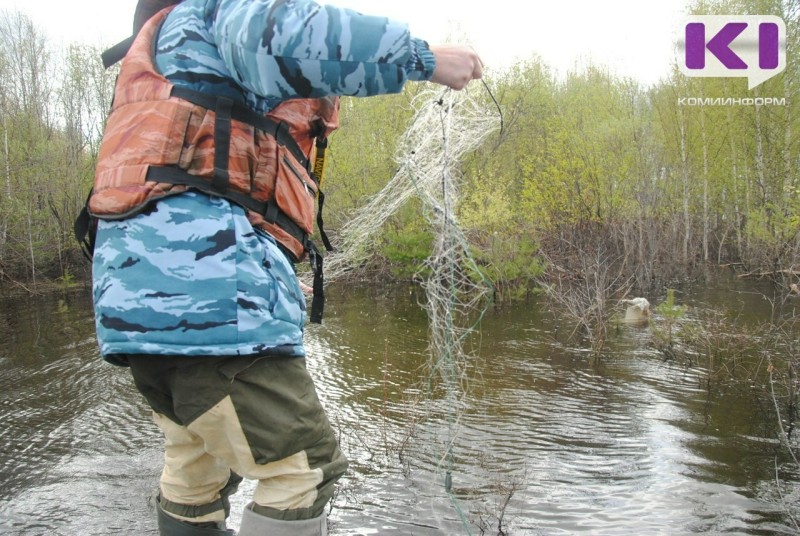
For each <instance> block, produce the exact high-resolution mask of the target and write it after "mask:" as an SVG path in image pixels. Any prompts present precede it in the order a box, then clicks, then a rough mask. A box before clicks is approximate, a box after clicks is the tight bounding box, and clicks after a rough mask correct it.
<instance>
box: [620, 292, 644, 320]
mask: <svg viewBox="0 0 800 536" xmlns="http://www.w3.org/2000/svg"><path fill="white" fill-rule="evenodd" d="M622 303H624V304H627V305H628V308H627V309H626V310H625V322H647V321H649V320H650V302H649V301H647V298H633V299H631V300H622Z"/></svg>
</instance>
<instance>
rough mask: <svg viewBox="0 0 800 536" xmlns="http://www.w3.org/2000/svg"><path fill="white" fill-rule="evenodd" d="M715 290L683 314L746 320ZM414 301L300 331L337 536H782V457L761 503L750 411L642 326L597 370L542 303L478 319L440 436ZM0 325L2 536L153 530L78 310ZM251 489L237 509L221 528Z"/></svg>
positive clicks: (342, 303)
mask: <svg viewBox="0 0 800 536" xmlns="http://www.w3.org/2000/svg"><path fill="white" fill-rule="evenodd" d="M729 294H731V293H729ZM731 295H733V296H734V298H735V299H733V300H729V301H726V300H724V299H723V298H720V295H719V293H717V294H714V293H713V292H712V293H711V294H709V295H707V296H697V299H698V300H701V301H699V302H698V304H700V305H702V306H703V307H708V308H712V307H713V308H714V309H719V308H721V307H722V308H724V307H731V308H735V307H740V308H745V309H747V310H748V311H750V313H751V314H752V313H753V311H754V310H760V309H758V308H760V307H762V305H761V304H759V303H753V304H750V302H749V301H747V296H748V295H747V294H739V293H733V294H731ZM422 299H423V297H422V296H421V295H419V294H418V291H416V290H414V289H408V288H399V287H394V288H387V289H375V288H371V289H365V288H362V289H356V288H349V289H331V291H329V300H330V302H329V305H328V311H327V316H326V320H325V324H324V325H322V326H316V325H312V326H309V327H308V350H309V356H310V357H309V367H310V369H311V371H312V374H313V375H314V376H315V378H316V380H317V385H318V390H319V392H320V396H321V398H322V399H323V402H324V404H325V405H326V407H327V408H328V410H329V414H330V417H331V420H332V421H333V423H334V426H335V427H336V428H337V429H338V430H340V433H341V442H342V446H343V448H344V449H345V451H346V452H347V454H348V456H349V457H350V458H351V460H352V466H351V471H350V472H349V474H348V475H347V477H346V478H345V479H344V480H343V481H342V483H341V486H340V487H339V491H338V495H337V497H336V499H335V501H334V506H333V510H332V514H331V532H332V533H333V534H387V535H401V534H403V535H406V534H415V535H426V534H431V535H433V534H437V535H438V534H467V533H468V532H467V529H465V527H469V531H470V533H472V534H480V533H481V530H482V529H483V530H484V531H485V533H487V534H496V533H497V524H498V521H499V519H500V518H502V521H503V527H504V528H505V529H506V531H507V532H508V533H509V534H514V535H521V534H525V535H529V534H530V535H540V534H541V535H559V534H581V533H583V534H604V535H615V534H626V535H627V534H631V533H635V534H691V533H738V534H793V533H795V531H794V530H793V526H792V524H791V521H790V520H789V519H788V517H787V516H786V515H785V513H784V511H783V506H782V501H786V500H790V501H791V500H792V498H795V501H794V502H795V503H796V498H797V496H798V491H797V486H796V485H795V484H794V483H796V482H798V480H800V475H798V474H797V473H798V470H797V468H796V467H795V466H794V465H793V464H791V463H784V462H783V461H781V460H780V459H779V461H778V463H779V469H780V471H781V476H782V478H783V479H784V482H783V484H782V487H781V488H780V489H778V488H777V486H776V485H775V482H774V467H773V459H774V457H775V455H776V453H778V449H777V448H776V445H773V444H771V443H769V442H765V441H763V440H762V439H760V437H761V435H762V434H759V433H758V431H757V430H756V429H755V428H754V421H753V420H752V417H753V411H752V409H753V408H750V407H747V404H748V403H749V400H748V399H747V398H746V397H742V396H738V394H737V393H725V392H710V391H709V390H708V389H707V388H706V386H705V383H704V373H703V371H702V370H701V369H700V368H689V369H687V368H685V367H679V366H676V365H674V364H671V363H667V362H664V361H663V360H662V359H660V357H659V356H658V355H657V354H655V353H654V351H653V350H652V349H650V348H649V346H648V344H647V339H648V336H647V335H648V333H647V328H640V327H633V326H626V327H623V328H621V331H620V332H618V333H617V334H615V336H614V339H613V341H612V344H613V348H612V352H611V353H610V355H609V357H607V358H606V359H604V360H602V361H600V362H598V361H595V360H591V359H588V358H587V355H586V354H585V353H584V352H581V351H579V349H576V348H574V344H572V343H570V342H569V341H567V340H565V339H564V338H563V337H562V336H560V335H558V330H557V329H556V326H557V321H556V320H555V319H554V318H553V317H552V315H550V314H548V313H547V312H545V311H544V310H543V308H542V307H540V306H539V305H540V304H537V303H527V304H520V305H518V306H515V307H505V308H502V309H498V310H494V311H492V312H491V313H490V314H489V315H488V316H487V317H486V319H485V320H484V322H483V329H482V332H481V335H480V337H477V338H476V340H475V341H473V342H474V344H475V348H476V356H475V358H474V360H473V361H472V362H471V363H470V366H469V372H470V374H469V384H468V391H467V394H466V395H465V397H464V398H463V399H462V400H461V401H460V402H459V404H460V406H459V407H460V408H461V409H462V410H463V411H462V412H460V415H459V420H458V421H457V422H456V421H455V420H454V419H455V415H454V414H453V412H452V405H451V404H452V400H449V399H448V398H447V396H446V395H447V393H442V392H441V391H439V390H436V389H431V388H430V387H429V384H428V383H427V382H426V381H424V380H425V375H424V370H425V367H424V365H425V362H426V360H427V324H426V317H425V314H424V311H423V310H422V309H421V308H420V307H419V305H418V304H419V302H420V301H421V300H422ZM760 299H761V298H760V297H757V298H756V301H758V300H760ZM702 300H705V301H702ZM0 311H2V313H0V422H2V423H3V424H2V428H0V471H1V472H2V475H1V476H2V479H1V481H0V532H2V533H3V534H12V535H16V534H19V535H22V534H25V535H30V534H64V535H72V534H88V535H91V534H97V535H101V534H156V530H155V518H154V514H153V510H152V504H151V503H150V499H151V497H152V494H153V492H154V490H155V486H156V485H157V479H158V474H159V472H160V465H161V460H160V457H161V451H160V442H161V439H160V437H159V435H158V432H157V430H156V429H155V426H154V425H153V424H152V423H151V421H150V418H149V412H148V410H147V408H146V406H145V405H144V404H143V402H142V400H141V397H140V396H139V395H138V394H137V393H136V392H135V390H134V388H133V387H132V384H131V382H130V379H129V375H128V373H127V371H125V370H124V369H120V368H116V367H112V366H109V365H106V364H104V363H102V362H101V361H100V360H99V357H98V356H97V348H96V344H95V342H94V333H93V321H92V317H91V309H90V304H89V302H88V296H86V294H85V293H82V292H81V293H72V294H69V295H64V296H57V297H53V298H52V299H48V300H39V301H25V300H20V299H18V298H15V299H14V300H6V301H3V302H2V307H1V308H0ZM447 468H450V470H451V476H452V491H453V494H452V496H448V494H447V493H446V492H445V490H444V479H445V471H446V469H447ZM251 490H252V485H247V484H246V485H244V486H243V487H242V490H241V491H240V493H239V494H237V495H236V496H235V497H234V500H233V503H234V512H235V513H234V517H233V519H232V522H233V523H232V524H233V525H234V526H236V525H237V524H238V520H239V515H238V513H237V512H236V510H237V508H240V507H242V506H243V505H244V504H245V503H246V502H247V501H248V500H249V499H248V493H249V491H251Z"/></svg>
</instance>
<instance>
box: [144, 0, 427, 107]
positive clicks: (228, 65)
mask: <svg viewBox="0 0 800 536" xmlns="http://www.w3.org/2000/svg"><path fill="white" fill-rule="evenodd" d="M157 64H158V68H159V70H160V71H161V72H162V73H163V74H164V75H165V76H166V77H167V78H169V79H170V80H172V81H174V82H175V83H176V84H179V83H183V82H185V83H186V84H188V85H191V86H193V87H194V88H195V89H197V90H199V91H207V92H210V93H215V94H220V95H226V96H228V97H231V98H234V99H236V98H239V99H242V98H244V99H245V100H246V102H247V104H248V105H249V106H250V107H251V108H253V109H254V110H257V111H261V112H266V111H268V110H270V109H272V108H273V107H274V106H276V105H277V103H278V102H280V101H282V100H284V99H287V98H294V97H322V96H326V95H350V96H358V97H365V96H369V95H379V94H386V93H398V92H399V91H400V90H402V88H403V85H404V84H405V82H406V81H407V80H428V79H430V77H431V75H432V74H433V68H434V65H435V63H434V58H433V54H432V53H431V52H430V50H428V46H427V44H426V43H425V42H424V41H422V40H421V39H417V38H414V37H412V36H411V35H410V34H409V32H408V27H407V26H406V25H405V24H403V23H399V22H395V21H392V20H390V19H387V18H384V17H374V16H368V15H363V14H360V13H358V12H356V11H353V10H349V9H343V8H338V7H333V6H321V5H319V4H317V3H315V2H312V1H309V0H294V1H292V0H186V1H184V2H182V3H181V4H179V5H178V6H177V7H176V8H175V10H174V11H173V12H172V13H171V14H170V16H169V17H168V18H167V21H166V23H165V24H164V26H163V28H162V30H161V35H160V39H159V53H158V59H157ZM242 88H244V90H245V91H242Z"/></svg>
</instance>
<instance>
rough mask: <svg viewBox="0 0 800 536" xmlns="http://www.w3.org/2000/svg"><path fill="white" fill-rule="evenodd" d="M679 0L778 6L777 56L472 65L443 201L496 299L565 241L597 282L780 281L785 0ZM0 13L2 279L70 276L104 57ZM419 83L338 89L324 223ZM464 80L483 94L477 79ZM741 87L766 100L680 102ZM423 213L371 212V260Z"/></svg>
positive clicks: (413, 231) (106, 86)
mask: <svg viewBox="0 0 800 536" xmlns="http://www.w3.org/2000/svg"><path fill="white" fill-rule="evenodd" d="M691 10H692V11H694V12H703V13H723V12H724V13H730V12H737V13H741V14H748V13H760V14H774V15H779V16H782V17H783V19H784V20H785V21H786V24H787V32H788V34H789V38H788V39H787V41H788V45H789V51H788V54H787V67H786V70H785V71H784V73H782V74H781V75H778V76H776V77H774V78H772V79H770V80H769V81H767V82H765V83H764V84H762V85H760V86H758V87H757V88H756V89H754V90H753V91H748V90H747V87H746V80H745V79H739V78H736V79H729V78H686V77H685V76H683V75H682V74H680V72H679V71H678V69H677V67H676V68H674V69H673V72H672V73H671V74H670V75H669V76H668V77H666V78H665V79H663V80H662V81H661V82H659V83H658V84H656V85H654V86H652V87H642V86H641V85H640V84H638V83H636V82H635V81H632V80H629V79H620V78H619V77H616V76H614V75H612V74H610V73H608V72H607V71H605V70H604V69H603V68H602V67H598V66H588V67H586V68H583V69H582V70H578V71H575V72H571V73H569V74H567V75H566V76H564V77H556V76H555V75H554V74H553V73H552V72H551V70H550V69H549V68H548V66H547V65H545V64H543V63H542V62H541V61H539V60H538V59H537V58H530V59H528V60H527V61H521V62H519V63H517V64H516V65H514V66H513V67H511V68H508V69H507V70H504V71H502V72H489V73H488V76H487V79H486V82H487V84H488V86H489V87H490V88H491V91H492V93H493V94H494V95H495V97H496V98H497V101H498V102H499V103H500V106H501V108H502V113H503V122H504V128H503V130H502V132H501V133H500V134H499V135H497V136H496V137H495V138H493V139H491V140H490V141H489V142H488V143H486V144H484V146H483V147H481V148H480V150H478V151H476V152H475V153H474V154H472V155H470V157H469V158H468V159H467V161H466V162H464V163H463V176H464V185H463V188H462V192H463V198H462V204H461V206H460V207H459V219H460V221H461V223H462V225H463V226H464V227H465V228H466V229H467V233H468V236H469V237H470V240H471V242H472V246H473V248H474V250H475V251H474V253H475V256H476V258H477V259H478V260H479V261H480V263H481V264H482V266H483V267H484V268H485V270H486V274H487V276H488V277H490V278H491V279H492V282H493V283H494V285H495V287H496V288H497V289H498V296H499V297H500V298H501V299H503V298H516V297H520V296H524V295H525V294H526V293H527V292H529V291H530V290H531V288H533V287H534V286H536V283H537V282H540V281H542V280H546V279H548V278H550V279H552V277H553V273H552V269H553V267H560V268H562V269H565V270H567V272H566V273H562V274H561V276H562V280H563V281H566V282H569V281H572V280H573V279H574V278H573V277H572V276H575V277H577V279H580V277H581V276H580V273H579V271H580V267H578V268H575V263H574V262H571V259H572V260H574V259H576V258H579V257H586V256H587V255H588V256H589V257H590V258H594V259H599V260H602V261H603V262H608V263H610V264H611V270H610V271H609V274H608V277H606V278H605V279H606V281H609V282H617V283H618V285H617V286H609V287H608V288H607V289H606V288H605V287H604V288H603V295H602V296H599V295H598V298H613V297H619V296H620V294H624V293H627V292H628V291H629V290H631V289H637V290H638V289H641V290H649V289H655V288H658V289H663V288H664V287H665V286H667V285H669V286H675V285H677V284H680V282H681V281H685V280H686V279H688V278H694V277H697V276H698V275H699V274H701V273H702V270H701V269H702V268H703V267H704V266H705V265H707V264H708V263H716V264H727V265H730V266H735V267H737V268H738V269H740V270H742V271H744V272H746V273H753V274H758V275H759V276H768V277H772V278H773V280H774V281H775V282H776V283H777V284H778V285H779V286H782V287H784V288H788V286H789V285H790V284H791V283H792V282H795V281H796V280H797V277H798V275H800V271H799V270H798V268H797V265H798V261H799V260H800V196H798V193H800V166H798V165H797V163H798V161H800V143H798V140H800V136H798V135H797V134H798V133H800V113H798V112H799V111H800V98H798V89H799V88H800V77H798V60H800V57H799V56H798V54H797V50H796V48H797V46H799V45H798V43H800V40H798V39H797V36H798V28H799V27H800V22H798V21H799V20H800V16H798V11H799V10H800V8H798V2H797V0H782V1H771V2H761V1H755V0H753V1H747V2H745V1H736V2H734V1H727V0H726V1H713V2H699V3H698V4H696V5H695V6H694V7H693V8H692V9H691ZM0 27H1V28H0V29H2V31H0V39H2V45H3V46H2V47H1V48H0V102H2V106H0V134H2V136H1V137H0V148H1V150H0V174H2V179H0V183H1V184H2V185H1V186H0V187H2V191H3V195H2V196H0V279H2V280H4V281H6V282H12V283H16V284H19V285H24V286H25V287H26V288H30V289H35V288H36V287H37V284H41V282H42V281H47V280H49V281H54V280H59V279H60V280H62V281H64V280H69V279H71V278H72V277H77V278H78V279H84V278H85V277H86V275H87V266H86V264H85V261H83V259H82V257H81V254H80V252H79V249H78V246H77V244H76V242H75V241H74V239H73V237H72V222H73V220H74V218H75V216H76V215H77V213H78V211H79V209H80V207H81V205H82V204H83V202H84V200H85V197H86V194H87V193H88V190H89V188H90V186H91V182H92V174H93V168H94V163H95V160H96V155H97V151H98V143H99V139H100V136H101V132H102V129H103V121H104V118H105V113H106V112H107V110H108V107H109V103H110V101H111V95H112V88H113V80H114V73H113V72H108V71H104V70H103V69H102V66H101V64H100V61H99V52H100V51H99V49H96V48H93V47H84V46H73V47H70V48H68V49H67V50H64V51H59V52H58V53H55V52H54V51H52V50H51V49H50V48H49V47H48V46H47V41H46V39H45V36H43V35H41V33H40V32H39V30H38V29H37V28H35V27H34V26H33V25H32V23H31V21H29V20H27V19H26V17H25V16H23V15H19V14H13V13H11V14H9V13H5V14H3V15H2V16H0ZM418 88H419V86H418V85H415V84H410V85H409V87H408V88H407V91H406V92H404V93H403V94H400V95H394V96H386V97H378V98H373V99H348V98H345V99H343V103H342V116H341V124H342V128H341V129H340V130H339V131H337V132H336V133H335V134H334V135H333V137H332V140H331V151H330V154H331V160H330V163H329V169H328V172H327V178H326V181H325V185H324V187H325V190H326V192H327V195H328V198H327V203H326V204H327V208H326V210H327V216H326V224H327V226H328V229H329V230H330V231H331V232H332V233H335V232H336V229H337V228H338V227H339V226H341V225H342V223H343V222H344V221H346V219H347V218H348V216H349V215H350V214H352V210H353V209H354V208H355V207H358V206H360V205H362V204H363V203H364V202H365V200H366V199H367V198H368V197H369V196H370V195H372V194H374V193H375V192H377V191H378V190H379V189H380V187H381V186H382V185H383V184H385V183H386V181H387V180H388V179H389V178H390V177H391V176H392V175H393V173H394V171H395V170H396V163H395V162H394V161H393V154H394V147H395V144H396V141H397V139H398V137H399V136H400V135H402V133H403V132H404V130H405V128H406V126H407V124H408V121H409V118H410V114H411V110H410V106H409V101H410V99H411V97H412V96H413V93H414V92H415V91H417V90H418ZM468 91H470V92H473V94H474V95H475V96H476V97H477V98H480V99H483V100H485V103H486V106H487V108H493V107H494V106H495V105H494V103H493V102H492V100H491V99H490V96H489V95H488V92H486V91H485V90H484V88H483V87H482V86H481V85H479V84H474V85H473V86H471V87H470V88H469V89H468ZM751 97H752V98H755V97H765V98H767V97H768V98H771V99H776V100H779V102H781V103H782V104H772V105H763V106H762V105H741V104H740V105H724V104H719V103H718V104H713V100H708V101H705V102H706V103H707V104H706V105H699V106H693V105H688V104H686V101H687V100H692V99H694V100H692V102H696V101H697V99H715V98H720V99H723V100H724V99H729V98H734V99H737V98H751ZM681 102H683V104H681ZM423 221H424V219H423V218H421V217H420V214H419V209H418V207H417V206H415V204H414V203H411V204H410V205H409V206H408V207H406V209H405V210H403V211H401V212H400V213H398V214H396V215H394V216H393V217H392V218H391V219H390V220H389V221H388V222H387V224H386V229H385V230H384V234H383V236H384V240H383V244H384V249H383V251H381V252H378V254H376V255H375V260H374V263H376V264H380V265H381V266H379V268H381V269H380V270H378V271H377V272H376V273H380V274H384V276H389V277H392V278H402V279H408V278H411V277H412V276H413V274H415V273H416V270H417V268H418V267H419V265H420V263H421V261H422V260H423V259H424V258H425V255H426V252H427V250H428V248H429V247H430V236H429V235H428V230H427V229H425V228H424V223H423ZM589 237H590V238H591V239H589ZM587 265H588V264H587V263H586V262H584V263H582V266H583V267H584V268H585V267H586V266H587ZM571 267H572V268H571ZM372 268H375V266H373V267H372ZM573 268H575V270H577V271H575V272H572V273H570V272H569V270H571V269H573ZM606 268H608V267H606ZM69 274H73V275H69Z"/></svg>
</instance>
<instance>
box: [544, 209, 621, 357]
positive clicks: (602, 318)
mask: <svg viewBox="0 0 800 536" xmlns="http://www.w3.org/2000/svg"><path fill="white" fill-rule="evenodd" d="M616 245H617V244H616V243H615V242H614V241H613V240H611V239H609V237H608V235H607V234H606V233H605V229H604V228H603V227H602V226H600V225H594V224H591V223H589V224H586V226H585V227H584V228H576V227H570V228H565V229H563V230H562V231H561V232H559V233H558V234H557V235H555V236H554V238H553V239H551V240H547V241H545V242H543V243H542V246H541V249H540V255H541V256H542V258H543V259H544V261H545V265H546V270H545V273H544V275H543V276H541V277H539V278H538V283H539V284H540V285H541V287H542V288H543V289H544V290H545V293H546V294H547V297H548V298H549V300H550V301H551V302H553V303H554V304H555V305H556V306H557V307H558V308H559V309H561V310H563V311H564V312H565V313H566V315H567V316H568V317H569V318H570V319H572V320H573V321H574V322H575V328H574V330H573V331H572V333H571V336H574V335H576V334H580V335H581V336H583V337H585V338H586V340H587V341H588V343H589V345H590V347H591V349H592V350H593V351H594V352H600V351H601V350H602V349H603V347H604V346H605V342H606V339H607V337H608V325H609V320H610V319H611V316H612V314H613V313H614V309H613V307H609V304H610V303H611V299H612V297H614V296H617V297H619V298H620V299H621V298H623V297H625V296H626V295H627V294H628V292H629V291H630V289H631V286H632V279H631V277H630V276H629V275H626V273H625V262H624V255H622V254H621V253H620V252H619V251H618V249H617V247H616Z"/></svg>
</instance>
